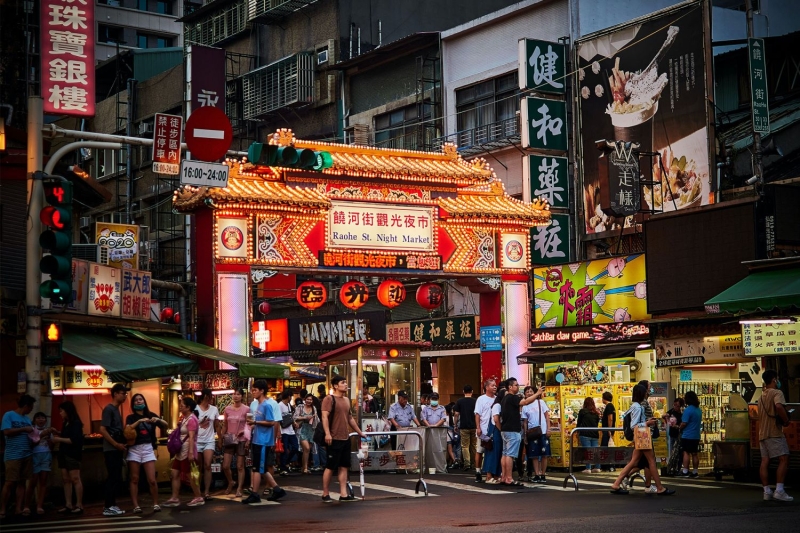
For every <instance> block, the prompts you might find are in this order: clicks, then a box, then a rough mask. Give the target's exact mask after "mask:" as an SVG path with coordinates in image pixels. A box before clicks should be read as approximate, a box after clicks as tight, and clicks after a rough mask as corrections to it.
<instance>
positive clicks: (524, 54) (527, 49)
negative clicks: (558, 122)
mask: <svg viewBox="0 0 800 533" xmlns="http://www.w3.org/2000/svg"><path fill="white" fill-rule="evenodd" d="M566 56H567V51H566V47H565V46H564V45H563V44H559V43H550V42H547V41H536V40H534V39H520V40H519V88H520V89H522V90H523V91H524V90H526V89H532V90H534V91H536V92H540V93H554V94H564V88H565V87H566V86H567V77H566V70H567V69H566V67H565V61H566Z"/></svg>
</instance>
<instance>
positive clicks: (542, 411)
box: [522, 386, 550, 483]
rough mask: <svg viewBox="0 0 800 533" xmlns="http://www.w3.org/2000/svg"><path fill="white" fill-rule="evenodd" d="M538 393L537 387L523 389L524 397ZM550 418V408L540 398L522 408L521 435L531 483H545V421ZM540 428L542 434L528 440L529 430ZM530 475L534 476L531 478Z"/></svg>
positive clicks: (546, 444) (548, 442)
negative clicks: (523, 439) (523, 438)
mask: <svg viewBox="0 0 800 533" xmlns="http://www.w3.org/2000/svg"><path fill="white" fill-rule="evenodd" d="M537 392H539V389H538V387H531V386H527V387H525V393H524V394H525V397H526V398H529V397H531V396H533V395H534V394H536V393H537ZM549 417H550V408H549V407H547V404H546V403H545V402H544V400H542V399H541V398H540V399H538V400H536V401H535V402H533V403H530V404H528V405H526V406H524V407H523V408H522V419H523V420H524V427H523V434H524V435H525V442H526V444H527V446H526V450H527V456H528V468H527V470H528V481H529V482H531V483H547V478H546V477H545V475H546V472H547V457H548V456H549V455H550V437H548V436H547V429H548V427H547V419H548V418H549ZM535 427H541V428H542V434H541V436H540V437H538V438H536V439H533V440H531V439H528V437H527V433H528V430H529V429H533V428H535ZM531 474H534V476H533V477H531Z"/></svg>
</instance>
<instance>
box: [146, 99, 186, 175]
mask: <svg viewBox="0 0 800 533" xmlns="http://www.w3.org/2000/svg"><path fill="white" fill-rule="evenodd" d="M153 132H154V133H153V172H155V173H156V174H168V175H171V176H177V175H178V174H180V171H181V135H182V132H183V118H182V117H179V116H177V115H164V114H162V113H156V117H155V123H154V125H153Z"/></svg>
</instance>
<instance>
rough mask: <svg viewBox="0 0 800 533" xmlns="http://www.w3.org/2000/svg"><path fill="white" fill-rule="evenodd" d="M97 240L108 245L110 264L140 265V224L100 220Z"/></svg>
mask: <svg viewBox="0 0 800 533" xmlns="http://www.w3.org/2000/svg"><path fill="white" fill-rule="evenodd" d="M95 242H97V244H99V245H100V246H107V247H108V266H112V267H116V268H136V267H137V266H139V226H136V225H133V224H113V223H111V222H98V223H97V224H95Z"/></svg>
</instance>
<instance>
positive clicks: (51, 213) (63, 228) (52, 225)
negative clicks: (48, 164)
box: [39, 176, 72, 304]
mask: <svg viewBox="0 0 800 533" xmlns="http://www.w3.org/2000/svg"><path fill="white" fill-rule="evenodd" d="M42 183H43V186H44V197H45V199H46V200H47V203H48V204H50V205H48V206H45V207H43V208H42V210H41V212H40V213H39V219H40V220H41V221H42V224H43V225H45V226H47V227H48V229H47V230H45V231H43V232H42V234H41V235H39V246H41V247H42V249H44V250H47V251H48V252H50V255H45V256H44V257H42V260H41V261H39V270H41V271H42V273H44V274H50V279H49V280H47V281H45V282H43V283H42V284H41V285H40V286H39V294H40V295H41V296H42V298H50V301H52V302H53V303H57V304H68V303H70V302H71V301H72V183H70V182H69V181H67V180H65V179H63V178H60V177H57V176H52V177H51V176H43V177H42Z"/></svg>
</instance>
